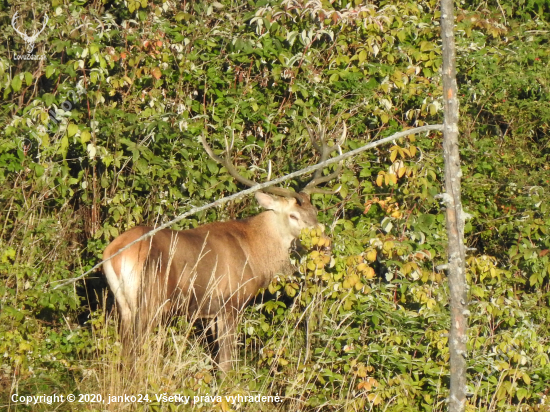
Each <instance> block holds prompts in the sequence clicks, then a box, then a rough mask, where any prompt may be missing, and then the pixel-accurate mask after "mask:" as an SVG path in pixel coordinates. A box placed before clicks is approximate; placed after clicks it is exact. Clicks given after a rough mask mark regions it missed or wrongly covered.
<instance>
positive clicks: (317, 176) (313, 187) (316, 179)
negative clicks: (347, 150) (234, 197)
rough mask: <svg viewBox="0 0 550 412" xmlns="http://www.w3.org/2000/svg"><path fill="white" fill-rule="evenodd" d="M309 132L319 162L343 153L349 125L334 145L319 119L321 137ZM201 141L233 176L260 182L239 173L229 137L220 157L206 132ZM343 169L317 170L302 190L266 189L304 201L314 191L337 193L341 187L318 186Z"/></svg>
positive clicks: (245, 180)
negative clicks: (329, 172) (329, 171)
mask: <svg viewBox="0 0 550 412" xmlns="http://www.w3.org/2000/svg"><path fill="white" fill-rule="evenodd" d="M308 132H309V135H310V137H311V144H312V145H313V147H314V148H315V150H317V151H318V152H319V153H320V155H321V157H320V159H319V163H321V162H324V161H325V160H327V159H328V158H329V156H330V155H331V154H332V153H333V152H334V151H338V152H339V153H340V154H342V149H341V148H340V146H341V145H342V144H343V143H344V141H345V140H346V135H347V127H346V124H345V123H344V130H343V132H342V136H341V137H340V139H339V140H338V142H336V144H335V145H334V146H332V147H331V146H329V145H328V144H327V141H326V138H325V134H326V129H325V128H324V126H322V125H321V122H320V121H319V120H318V132H319V138H318V139H316V137H315V132H314V131H313V130H312V129H311V128H309V127H308ZM201 142H202V145H203V147H204V150H206V153H208V156H210V158H212V159H213V160H214V161H216V162H217V163H219V164H221V165H223V166H224V167H225V168H226V169H227V171H228V173H229V174H230V175H231V176H233V177H234V178H235V179H236V180H237V181H238V182H240V183H242V184H244V185H246V186H249V187H252V186H255V185H257V184H258V183H257V182H255V181H253V180H250V179H247V178H246V177H244V176H242V175H241V174H239V172H238V171H237V169H236V168H235V165H234V164H233V163H232V162H231V161H230V160H229V159H230V158H231V150H232V148H233V140H232V141H231V144H229V143H228V141H227V138H226V139H225V151H224V152H225V154H224V155H223V157H220V156H218V155H216V154H214V151H213V150H212V148H211V147H210V146H209V145H208V143H207V142H206V137H205V135H204V133H203V134H202V136H201ZM270 168H271V164H270ZM270 171H271V170H270ZM341 171H342V163H339V164H338V167H337V169H336V170H335V171H334V172H333V173H331V174H329V175H327V176H323V171H322V169H318V170H316V171H315V173H314V174H313V178H312V179H311V180H310V181H309V183H308V184H307V185H306V186H305V187H304V188H303V189H302V190H301V191H300V192H294V191H292V190H290V189H286V188H283V187H275V186H271V187H267V188H265V189H264V191H265V192H268V193H271V194H274V195H277V196H282V197H294V198H295V199H297V200H298V201H299V202H302V201H304V197H307V198H309V196H310V195H311V194H313V193H319V194H335V193H337V192H338V190H340V189H339V188H338V189H337V190H332V191H329V190H323V189H318V188H317V186H318V185H320V184H321V183H326V182H328V181H330V180H332V179H334V178H336V177H338V175H339V174H340V172H341ZM269 175H271V173H269Z"/></svg>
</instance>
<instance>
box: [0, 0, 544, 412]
mask: <svg viewBox="0 0 550 412" xmlns="http://www.w3.org/2000/svg"><path fill="white" fill-rule="evenodd" d="M547 6H548V5H547V2H544V1H526V2H523V3H521V2H520V3H517V2H511V1H500V2H494V4H493V2H482V3H479V2H464V3H462V8H461V9H459V10H458V12H457V46H458V56H457V57H458V67H459V86H460V94H461V96H460V97H461V116H462V117H461V124H460V127H461V156H462V159H463V167H462V170H463V201H464V207H465V210H466V211H467V212H468V213H469V214H470V215H471V216H472V218H471V219H469V220H468V221H467V227H466V236H467V246H468V247H469V248H475V250H471V251H470V252H469V254H468V261H467V264H468V279H469V282H470V299H471V302H470V312H471V316H470V319H469V322H470V330H469V337H470V340H469V343H468V348H469V354H470V357H469V369H468V373H469V377H468V382H469V387H468V390H469V392H470V393H471V394H472V397H471V398H470V399H469V403H468V410H471V411H473V410H482V411H483V410H486V411H491V410H503V411H505V410H510V411H512V410H514V411H515V410H526V411H527V410H529V411H530V410H533V411H534V410H545V409H544V408H548V406H547V401H546V396H547V395H548V385H547V382H548V381H549V379H550V367H549V365H548V361H549V359H548V352H549V349H550V348H549V344H548V329H549V325H548V319H550V317H549V313H548V306H549V303H550V300H549V297H550V294H549V289H548V285H549V282H548V279H549V272H550V262H549V260H548V259H549V255H548V250H550V238H549V236H548V231H549V229H550V220H549V218H548V210H547V208H548V206H547V204H548V200H549V199H548V182H549V178H550V176H549V173H550V171H549V170H550V169H549V168H548V154H549V151H548V137H547V136H548V127H549V118H548V113H549V112H550V110H548V109H549V107H548V106H549V104H550V96H549V89H548V87H549V85H550V78H549V75H548V69H547V67H548V60H549V58H550V56H549V53H548V48H547V47H546V44H547V42H548V38H547V37H548V36H547V31H548V10H547V8H548V7H547ZM16 7H17V10H18V11H19V15H20V16H27V17H25V18H20V20H18V24H19V27H20V29H23V30H24V29H26V30H27V32H28V33H30V32H31V31H32V30H34V26H32V25H33V24H35V23H36V25H37V27H38V21H41V20H40V19H41V18H42V16H43V15H44V14H45V13H46V12H47V14H48V16H49V17H50V20H49V22H48V26H47V28H46V30H45V31H44V33H43V34H42V35H41V36H40V37H39V38H38V41H37V48H36V49H35V51H34V53H35V54H44V55H45V56H46V59H45V60H44V61H41V62H37V61H29V60H15V59H14V57H13V55H14V54H23V53H25V52H24V49H25V44H24V43H23V42H22V41H21V39H20V38H19V36H18V35H16V34H15V33H14V32H11V29H10V28H9V25H10V22H11V18H12V16H13V14H14V11H13V10H11V9H10V10H8V8H7V6H6V5H4V4H3V3H0V19H1V20H2V21H3V23H4V25H5V26H6V27H8V29H7V30H5V31H4V32H3V33H2V34H1V35H0V36H3V40H4V41H3V42H2V44H1V45H0V50H1V53H0V84H1V85H2V93H3V97H4V99H3V101H2V103H1V105H2V111H1V112H0V118H1V120H2V125H3V126H2V128H1V129H0V130H1V132H0V186H1V191H0V193H1V194H0V203H1V206H2V210H3V213H2V214H0V226H1V228H2V229H1V230H2V231H1V236H0V277H1V279H2V282H1V283H2V285H1V286H0V296H1V297H2V299H1V303H0V305H1V312H0V354H3V357H2V361H1V362H0V374H1V378H0V382H1V391H0V392H1V401H0V402H2V404H3V405H10V401H9V398H10V396H11V394H13V393H19V394H22V395H23V394H38V393H46V394H49V393H54V392H58V393H69V392H74V393H100V394H102V395H103V398H106V397H107V395H108V394H109V393H111V394H115V393H116V394H123V393H136V394H137V393H138V392H139V393H142V394H148V396H149V398H150V399H155V394H161V393H164V392H166V393H167V394H175V393H182V394H185V395H186V396H201V395H206V394H209V393H210V394H221V395H226V394H227V395H231V394H239V393H240V394H279V395H281V396H282V397H283V402H282V403H280V404H262V405H258V404H247V405H244V406H240V407H239V406H233V407H232V406H231V405H229V404H228V403H227V402H225V403H224V402H221V403H219V404H216V405H214V406H213V405H212V404H210V403H203V404H200V405H199V404H197V405H194V406H193V410H197V409H199V410H200V409H202V410H211V409H212V407H215V408H218V409H221V410H223V411H227V410H230V408H234V409H238V408H240V410H245V409H246V410H248V409H250V410H258V408H260V409H261V410H294V409H295V410H312V411H313V410H316V411H317V410H323V411H324V410H327V411H328V410H346V411H354V410H364V409H366V408H369V410H370V409H372V410H380V411H382V410H388V411H406V410H414V411H418V410H426V411H437V410H443V409H444V408H445V407H446V406H445V405H446V404H445V398H446V397H447V393H448V392H447V387H448V376H449V366H448V364H449V354H448V349H447V333H448V329H449V316H448V289H447V284H446V279H445V277H444V274H443V273H441V272H440V271H438V270H437V269H436V267H437V266H438V265H440V264H442V263H444V262H445V261H446V232H445V229H444V216H443V210H442V206H441V205H440V204H439V202H438V201H437V199H436V198H435V196H436V195H437V194H438V193H440V192H441V190H442V189H441V186H442V167H443V163H442V162H443V161H442V157H441V150H442V148H441V144H440V136H439V135H437V134H428V135H426V136H424V135H422V136H416V138H413V137H409V138H407V139H401V140H399V141H396V142H395V144H393V145H390V146H387V147H380V148H378V149H377V150H375V151H373V152H369V153H366V154H363V155H360V156H358V157H357V158H355V159H352V160H350V161H348V162H347V163H346V164H345V168H344V172H343V173H342V176H341V178H340V179H339V181H334V182H331V185H332V186H333V188H337V187H339V186H341V189H340V191H339V194H338V195H337V196H320V195H317V196H315V197H314V198H313V202H314V203H315V204H316V206H317V207H318V208H319V210H320V211H321V212H320V219H321V220H323V223H325V225H326V226H327V227H328V228H329V230H328V231H329V232H330V235H331V237H332V239H333V249H332V255H331V256H328V255H326V254H325V252H323V250H322V248H319V247H318V245H317V242H316V237H317V236H316V234H315V233H305V234H304V235H303V243H304V244H306V245H307V246H308V247H310V252H309V254H308V255H307V256H303V257H302V259H301V260H300V261H299V262H297V264H298V266H299V269H300V270H299V272H298V273H296V274H295V275H293V276H291V277H286V278H282V279H278V280H277V281H274V282H273V283H272V285H270V287H269V290H268V293H267V294H266V296H264V300H263V301H260V300H258V301H256V302H255V303H254V304H252V305H251V306H250V307H249V308H248V309H247V311H246V313H245V315H244V317H243V322H242V323H241V329H240V333H241V340H240V342H242V346H241V359H242V362H241V364H240V365H239V367H238V368H237V370H236V371H234V372H233V373H232V374H230V375H229V376H228V377H226V378H225V379H221V378H220V379H215V372H214V370H213V366H212V362H211V361H210V360H209V351H208V348H207V346H208V345H207V344H206V342H205V341H206V340H207V339H206V338H204V336H202V335H201V334H200V333H198V334H197V333H194V332H193V331H194V330H195V329H196V327H197V325H196V324H195V325H194V324H193V322H190V321H188V320H185V319H180V320H179V321H178V322H179V323H178V324H177V325H176V326H174V325H170V326H168V327H167V328H165V329H163V330H161V331H159V334H158V335H156V337H152V338H151V339H152V340H151V342H150V343H149V344H148V345H149V346H148V347H149V349H150V350H149V351H148V352H147V351H146V352H145V354H144V356H145V357H144V358H143V360H142V362H141V363H140V365H146V367H144V368H140V369H139V370H137V371H136V370H134V371H128V370H124V369H122V370H119V369H118V366H116V365H118V363H119V362H120V345H119V344H118V343H117V336H116V327H115V325H116V322H115V319H114V317H113V316H112V313H111V312H110V308H111V305H110V304H109V303H108V299H107V300H105V299H104V298H103V297H102V295H101V287H98V286H101V276H102V275H101V274H100V273H97V275H95V276H94V278H98V279H89V280H87V281H86V282H85V283H80V282H79V283H77V284H76V285H75V286H65V287H62V288H59V289H54V287H55V286H56V285H58V284H59V281H60V280H62V279H67V278H71V277H75V276H77V275H78V274H80V273H82V272H83V271H85V270H87V269H89V268H91V267H92V266H93V265H94V264H95V263H97V262H98V261H99V260H100V259H101V254H102V251H103V249H104V247H105V246H106V245H107V243H108V242H109V241H111V240H112V239H113V238H114V237H116V236H117V235H118V234H119V233H121V232H123V231H124V230H127V229H129V228H131V227H133V226H135V225H138V224H149V225H154V224H159V223H164V222H166V221H168V220H170V219H171V218H172V217H173V216H175V215H177V214H180V213H183V212H184V211H187V210H189V209H190V208H191V207H193V206H196V205H201V204H205V203H207V202H209V201H211V200H213V199H215V198H219V197H221V196H225V195H227V194H230V193H234V192H236V191H237V190H239V189H240V188H239V187H238V186H237V185H236V183H235V182H234V181H233V179H232V178H231V177H230V176H229V175H228V174H227V172H226V170H225V169H224V168H222V167H220V166H219V165H217V164H216V163H215V162H213V161H211V160H210V159H209V158H208V156H207V155H206V154H205V153H204V152H203V150H202V146H201V145H200V141H199V136H201V135H202V134H203V133H204V134H206V135H207V136H208V140H209V142H211V144H212V145H213V146H214V147H215V148H216V149H220V148H222V147H223V145H224V144H225V143H224V142H225V139H226V138H227V139H228V140H229V141H233V143H234V153H235V154H236V156H235V160H236V162H237V165H238V168H239V171H240V172H241V173H242V174H244V175H247V176H248V177H250V178H253V179H256V180H265V179H266V178H267V175H268V171H267V169H268V168H267V161H268V160H270V161H271V162H272V169H273V171H275V172H276V173H277V174H278V175H283V174H285V173H288V172H290V171H293V170H296V169H299V168H302V167H305V166H307V165H309V164H312V163H314V162H316V161H317V159H316V156H314V155H312V148H311V144H310V142H309V137H308V132H307V127H310V128H313V129H315V130H319V129H318V128H319V127H322V128H325V129H326V130H327V133H328V135H329V136H331V137H334V136H337V135H338V130H339V127H340V124H341V123H342V122H344V121H345V122H346V124H347V126H348V130H349V138H348V140H347V141H346V143H345V145H344V150H352V149H355V148H357V147H359V146H361V145H363V144H365V143H366V142H368V141H371V140H375V139H376V138H378V136H385V135H389V134H391V133H393V132H395V131H398V130H402V129H403V128H406V127H412V126H420V125H423V124H426V123H437V122H440V121H441V108H442V103H441V99H442V96H441V90H440V74H439V73H440V66H441V48H440V42H439V21H438V19H439V14H438V13H439V12H438V10H437V7H438V2H436V1H435V0H424V1H420V2H407V1H397V2H396V1H392V2H389V1H378V2H375V3H372V4H365V3H364V2H359V1H353V2H351V3H349V4H348V3H347V2H342V1H338V0H337V1H334V2H319V3H315V2H309V3H308V2H301V1H298V2H289V1H279V0H275V1H264V0H260V1H258V2H255V3H254V2H249V3H246V4H244V3H243V4H234V3H232V2H229V1H225V0H223V1H220V2H217V1H216V2H173V1H160V0H159V1H146V0H143V1H140V2H138V1H132V0H128V1H127V2H122V1H112V2H105V1H94V2H78V1H64V2H62V1H60V0H53V1H52V2H45V1H37V2H34V3H33V4H32V5H31V4H27V3H20V4H19V3H18V4H17V6H16ZM31 11H32V12H34V15H35V16H36V17H37V19H36V21H33V20H32V19H31V17H30V16H31V15H32V13H31ZM39 16H40V18H38V17H39ZM31 26H32V27H31ZM332 170H333V169H332V168H328V169H327V170H325V173H328V172H330V171H332ZM301 183H302V182H299V181H294V182H291V183H290V185H291V186H292V187H294V188H295V189H296V188H298V187H299V186H300V184H301ZM255 212H256V210H255V206H253V205H252V204H251V203H250V201H249V200H245V201H241V202H235V203H234V204H232V205H230V206H229V207H227V208H224V209H223V210H212V209H211V210H209V211H207V212H204V213H202V214H199V215H197V216H194V217H192V218H190V219H188V220H185V221H182V222H180V223H178V224H177V225H175V227H176V228H178V229H185V228H190V227H195V226H197V225H199V224H202V223H204V222H207V221H213V220H220V219H222V220H223V219H230V218H238V217H242V216H247V215H250V214H253V213H255ZM103 286H104V285H103ZM96 306H97V307H96ZM92 309H93V310H92ZM205 333H206V332H205ZM157 337H158V338H157ZM152 382H154V383H152ZM175 405H176V404H175V403H170V402H165V403H160V402H157V401H156V400H155V402H151V403H150V405H149V406H150V408H151V409H153V410H164V409H168V408H175V407H176V406H175ZM98 406H99V405H95V404H92V403H88V404H80V405H79V406H76V404H75V405H73V407H74V408H82V409H88V410H95V409H99V407H98ZM9 407H10V408H12V409H15V407H12V406H9ZM105 407H107V406H105ZM117 407H120V405H118V406H116V404H115V405H113V406H112V407H111V406H109V408H111V409H113V410H116V408H117ZM141 407H142V405H140V404H137V405H135V408H136V409H139V408H141ZM18 408H19V406H18ZM44 408H45V407H44ZM189 408H190V407H189ZM20 409H24V408H22V407H21V408H20ZM28 409H29V410H31V409H32V410H34V408H30V407H29V408H28ZM44 410H46V409H44Z"/></svg>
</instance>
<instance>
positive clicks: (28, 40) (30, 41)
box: [11, 12, 48, 54]
mask: <svg viewBox="0 0 550 412" xmlns="http://www.w3.org/2000/svg"><path fill="white" fill-rule="evenodd" d="M17 15H18V12H16V13H15V14H14V15H13V18H12V19H11V25H12V27H13V29H14V30H15V31H16V32H17V34H19V35H20V36H21V38H22V39H23V40H24V41H25V43H26V44H27V53H28V54H31V53H32V51H33V50H34V44H35V42H36V39H37V38H38V36H39V35H40V33H42V32H43V31H44V29H45V28H46V25H47V24H48V15H47V14H46V15H45V16H44V25H43V26H42V29H40V30H39V31H37V32H36V33H34V34H33V35H32V36H29V35H27V33H26V32H21V31H19V30H17V27H16V20H17Z"/></svg>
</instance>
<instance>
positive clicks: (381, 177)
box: [376, 172, 385, 186]
mask: <svg viewBox="0 0 550 412" xmlns="http://www.w3.org/2000/svg"><path fill="white" fill-rule="evenodd" d="M384 175H385V173H384V172H380V173H378V177H377V178H376V185H377V186H382V183H384Z"/></svg>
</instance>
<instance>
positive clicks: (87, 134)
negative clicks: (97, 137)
mask: <svg viewBox="0 0 550 412" xmlns="http://www.w3.org/2000/svg"><path fill="white" fill-rule="evenodd" d="M91 138H92V135H91V134H90V132H89V131H87V130H84V131H83V132H82V133H80V142H81V143H82V144H86V143H87V142H89V141H90V139H91Z"/></svg>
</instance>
